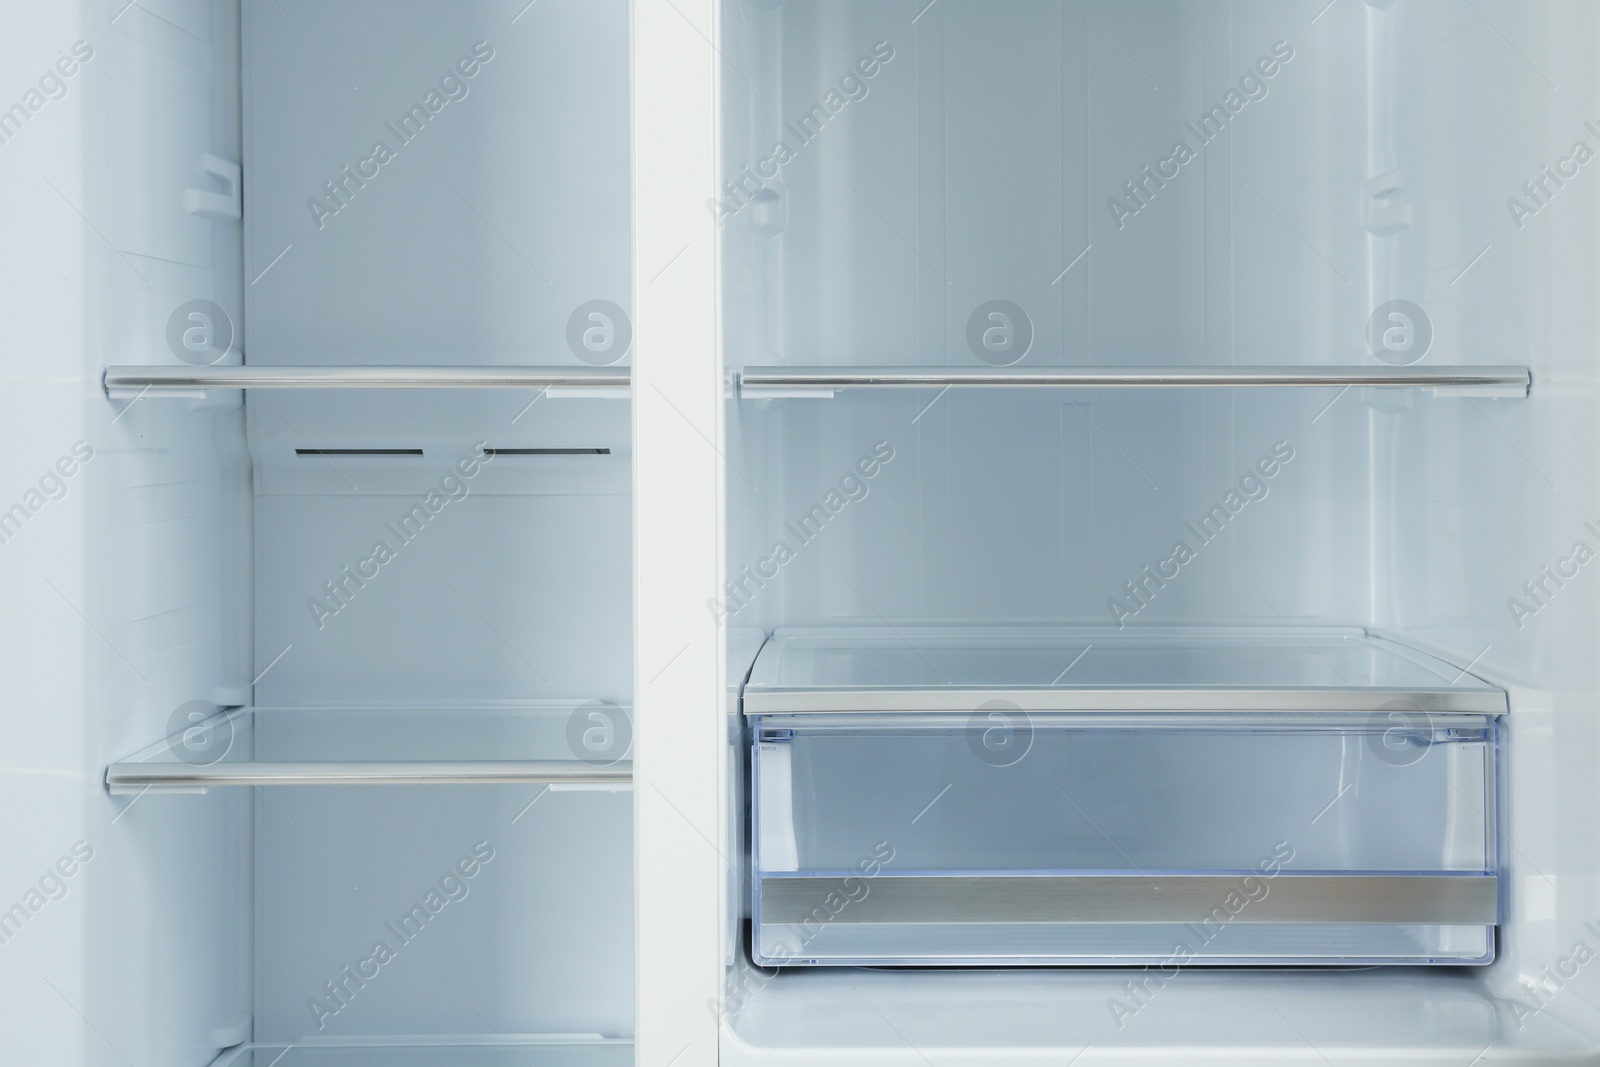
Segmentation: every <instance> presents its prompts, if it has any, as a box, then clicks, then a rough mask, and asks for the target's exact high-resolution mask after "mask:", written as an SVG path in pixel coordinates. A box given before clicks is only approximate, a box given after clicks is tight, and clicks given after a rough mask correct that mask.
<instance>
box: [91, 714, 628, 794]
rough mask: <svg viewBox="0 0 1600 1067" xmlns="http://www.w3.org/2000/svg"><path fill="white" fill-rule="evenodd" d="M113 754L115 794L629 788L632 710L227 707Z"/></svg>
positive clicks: (109, 778)
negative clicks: (288, 788) (224, 789)
mask: <svg viewBox="0 0 1600 1067" xmlns="http://www.w3.org/2000/svg"><path fill="white" fill-rule="evenodd" d="M173 728H174V729H175V730H177V732H176V733H174V734H173V735H172V736H171V737H169V738H167V739H166V740H164V741H161V742H158V743H157V744H155V745H152V746H150V747H149V748H147V749H144V750H143V751H141V752H138V753H135V754H134V755H132V756H130V757H129V758H127V759H125V760H120V761H118V762H116V763H113V764H112V765H111V767H110V768H109V769H108V770H107V772H106V784H107V786H108V787H109V788H110V790H111V791H112V792H113V793H125V792H130V791H138V790H143V789H155V790H165V791H178V792H192V791H195V790H200V791H203V790H205V789H207V788H210V787H212V786H267V785H461V784H494V783H511V782H522V783H536V784H538V783H543V784H547V785H550V786H552V787H553V788H592V789H627V788H631V784H632V781H633V763H632V760H631V751H630V745H631V739H632V726H631V718H630V709H629V708H627V707H625V706H621V705H617V704H610V703H606V702H603V701H599V700H590V701H540V702H534V703H527V704H519V705H515V706H493V707H470V708H459V707H401V708H395V707H384V708H373V707H326V708H236V709H233V710H231V711H225V712H218V713H216V714H212V715H209V716H205V715H204V714H203V713H198V712H197V713H196V714H195V715H194V716H193V718H192V721H188V722H183V721H179V722H175V723H174V724H173Z"/></svg>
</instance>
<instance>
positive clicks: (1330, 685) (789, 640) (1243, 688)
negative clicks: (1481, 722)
mask: <svg viewBox="0 0 1600 1067" xmlns="http://www.w3.org/2000/svg"><path fill="white" fill-rule="evenodd" d="M994 700H1004V701H1007V702H1009V703H1011V704H1014V705H1016V707H1017V708H1018V709H1019V710H1023V711H1063V712H1072V711H1082V712H1117V711H1171V712H1192V711H1228V712H1279V713H1282V712H1301V711H1329V712H1337V711H1379V710H1385V711H1388V710H1393V711H1408V710H1414V711H1421V712H1467V713H1475V714H1490V715H1498V714H1503V713H1504V712H1505V711H1506V696H1505V693H1504V692H1503V691H1502V690H1500V689H1498V688H1496V687H1494V686H1492V685H1489V684H1488V683H1486V682H1484V681H1482V680H1481V679H1479V678H1477V677H1476V676H1474V675H1472V674H1469V673H1467V672H1466V671H1464V670H1462V669H1460V668H1458V667H1455V666H1452V665H1451V664H1448V663H1446V662H1444V661H1443V660H1440V659H1438V658H1436V657H1433V656H1430V655H1427V654H1425V653H1422V652H1418V651H1416V650H1414V649H1411V648H1407V647H1406V646H1404V645H1401V644H1397V643H1395V642H1393V641H1388V640H1384V639H1382V638H1380V637H1375V636H1373V635H1370V634H1368V633H1367V632H1366V631H1363V630H1359V629H1327V628H1303V627H1302V628H1299V629H1293V630H1287V629H1279V628H1269V627H1211V626H1173V627H1140V628H1138V629H1137V630H1134V629H1132V628H1130V629H1128V630H1121V631H1118V630H1112V629H1108V628H1106V627H1095V626H1081V627H1071V626H1063V627H1048V628H1046V627H982V628H954V627H902V628H899V629H895V628H881V627H874V628H838V629H817V630H804V629H794V630H779V631H778V632H777V633H776V634H774V635H773V637H772V639H771V640H770V641H768V642H767V644H766V646H765V647H764V648H763V649H762V650H761V653H760V655H759V656H758V657H757V659H756V662H755V666H754V668H753V669H752V671H751V673H750V680H749V682H748V683H747V684H746V686H745V689H744V711H745V714H747V715H773V714H785V713H787V714H795V715H809V714H816V713H829V712H855V711H881V712H948V711H969V712H970V711H973V710H976V709H978V708H979V707H981V706H982V705H983V704H984V703H986V702H988V701H994Z"/></svg>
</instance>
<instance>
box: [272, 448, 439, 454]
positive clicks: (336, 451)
mask: <svg viewBox="0 0 1600 1067" xmlns="http://www.w3.org/2000/svg"><path fill="white" fill-rule="evenodd" d="M294 454H295V455H297V456H420V455H422V449H420V448H297V449H295V450H294Z"/></svg>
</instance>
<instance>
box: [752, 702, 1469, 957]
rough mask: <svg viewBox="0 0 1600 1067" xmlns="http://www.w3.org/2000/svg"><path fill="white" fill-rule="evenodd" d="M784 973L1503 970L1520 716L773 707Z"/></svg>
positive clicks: (756, 837) (761, 803)
mask: <svg viewBox="0 0 1600 1067" xmlns="http://www.w3.org/2000/svg"><path fill="white" fill-rule="evenodd" d="M750 723H751V735H752V740H753V750H752V754H751V762H752V766H751V774H752V798H753V802H752V847H753V854H754V873H755V879H754V886H753V890H752V893H753V901H752V914H753V919H754V924H753V925H754V934H753V939H752V950H753V957H754V959H755V961H756V962H757V963H759V964H761V965H764V966H816V965H837V966H864V965H879V966H893V965H912V966H950V965H974V966H1000V965H1017V966H1038V965H1064V964H1090V965H1093V964H1100V965H1120V964H1156V965H1174V964H1184V963H1206V964H1264V965H1274V966H1278V965H1292V964H1301V965H1346V964H1348V965H1354V964H1482V963H1486V962H1489V961H1490V960H1492V959H1493V957H1494V951H1495V926H1496V922H1497V919H1498V915H1499V901H1500V897H1499V889H1498V880H1497V876H1496V872H1497V861H1496V832H1495V813H1496V795H1497V793H1496V770H1495V768H1496V750H1497V720H1496V719H1495V718H1494V717H1493V716H1491V715H1484V714H1463V713H1450V712H1428V713H1422V712H1414V711H1395V710H1393V709H1380V710H1376V711H1366V712H1334V713H1329V712H1317V713H1308V712H1293V713H1281V714H1274V713H1264V712H1260V711H1254V712H1250V713H1229V712H1186V713H1174V712H1140V711H1119V712H1114V713H1111V712H1108V713H1092V712H1090V713H1085V712H1070V713H1052V712H1024V711H1021V710H1020V709H1018V708H1017V707H1016V705H1015V704H1013V703H1008V702H1006V701H997V702H993V703H992V706H989V707H980V708H979V710H977V711H975V712H970V713H950V712H926V713H918V712H912V711H905V710H899V711H893V712H878V711H872V712H856V713H849V712H829V713H826V714H804V713H795V714H767V715H754V716H752V717H751V719H750Z"/></svg>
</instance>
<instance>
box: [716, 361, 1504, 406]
mask: <svg viewBox="0 0 1600 1067" xmlns="http://www.w3.org/2000/svg"><path fill="white" fill-rule="evenodd" d="M1532 385H1533V375H1532V373H1531V372H1530V371H1529V369H1528V368H1527V367H1519V366H1482V367H1461V366H1457V367H1388V366H1384V367H1374V366H1360V365H1349V366H1345V365H1339V366H1335V365H1329V366H1256V367H1240V366H1231V367H1105V366H1097V367H1087V366H1072V367H803V368H802V367H746V368H745V369H744V370H743V371H742V372H741V373H740V375H739V390H740V396H741V397H743V398H744V399H746V400H761V399H777V398H780V397H814V398H825V397H831V396H832V395H833V391H834V390H838V389H949V388H955V389H965V388H989V389H994V388H1001V389H1018V388H1051V389H1055V388H1060V389H1082V388H1110V389H1126V388H1157V389H1168V388H1228V389H1240V388H1309V389H1346V388H1352V387H1360V388H1380V389H1383V388H1387V389H1431V390H1435V391H1437V393H1438V395H1442V396H1451V395H1456V394H1457V392H1459V394H1460V395H1465V396H1490V397H1503V398H1522V397H1526V396H1527V395H1528V393H1529V391H1530V389H1531V388H1532Z"/></svg>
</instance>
